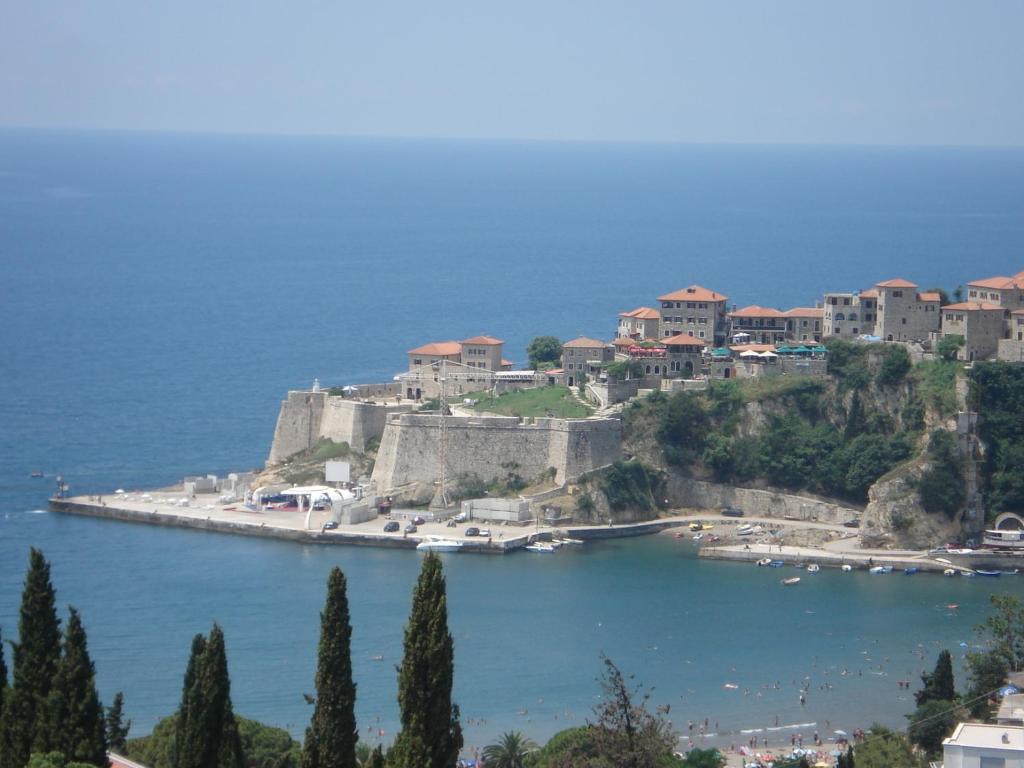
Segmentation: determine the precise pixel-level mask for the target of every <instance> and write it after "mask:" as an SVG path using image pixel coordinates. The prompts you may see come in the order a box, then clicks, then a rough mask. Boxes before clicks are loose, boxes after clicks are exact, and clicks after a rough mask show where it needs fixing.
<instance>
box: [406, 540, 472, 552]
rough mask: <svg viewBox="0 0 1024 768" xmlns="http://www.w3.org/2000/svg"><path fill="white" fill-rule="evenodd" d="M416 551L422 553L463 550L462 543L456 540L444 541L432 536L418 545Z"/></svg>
mask: <svg viewBox="0 0 1024 768" xmlns="http://www.w3.org/2000/svg"><path fill="white" fill-rule="evenodd" d="M416 549H418V550H420V551H421V552H458V551H459V550H460V549H462V542H461V541H456V540H455V539H442V538H440V537H437V536H431V537H430V538H428V539H425V540H424V541H421V542H420V543H419V544H417V545H416Z"/></svg>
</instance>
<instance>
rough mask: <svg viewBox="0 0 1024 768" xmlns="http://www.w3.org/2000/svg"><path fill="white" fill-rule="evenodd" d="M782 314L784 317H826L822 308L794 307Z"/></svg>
mask: <svg viewBox="0 0 1024 768" xmlns="http://www.w3.org/2000/svg"><path fill="white" fill-rule="evenodd" d="M782 314H783V316H784V317H824V316H825V310H824V309H822V308H821V307H793V308H792V309H787V310H786V311H785V312H783V313H782Z"/></svg>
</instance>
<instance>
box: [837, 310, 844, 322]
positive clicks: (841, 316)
mask: <svg viewBox="0 0 1024 768" xmlns="http://www.w3.org/2000/svg"><path fill="white" fill-rule="evenodd" d="M845 319H846V315H844V314H843V313H842V312H836V320H845Z"/></svg>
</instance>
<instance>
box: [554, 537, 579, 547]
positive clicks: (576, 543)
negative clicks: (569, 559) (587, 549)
mask: <svg viewBox="0 0 1024 768" xmlns="http://www.w3.org/2000/svg"><path fill="white" fill-rule="evenodd" d="M554 541H557V542H558V543H559V544H569V545H571V546H574V547H582V546H583V539H554Z"/></svg>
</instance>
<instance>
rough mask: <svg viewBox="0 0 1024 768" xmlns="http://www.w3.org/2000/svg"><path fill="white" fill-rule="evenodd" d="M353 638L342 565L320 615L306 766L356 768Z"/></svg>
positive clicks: (331, 579)
mask: <svg viewBox="0 0 1024 768" xmlns="http://www.w3.org/2000/svg"><path fill="white" fill-rule="evenodd" d="M351 639H352V626H351V624H350V623H349V615H348V595H347V592H346V583H345V574H343V573H342V572H341V569H340V568H337V567H336V568H334V569H333V570H331V575H330V576H329V577H328V579H327V603H326V604H325V605H324V612H323V613H321V614H320V647H319V653H318V657H317V668H316V707H315V709H314V710H313V720H312V722H311V723H310V726H309V728H307V729H306V743H305V745H304V747H303V751H302V765H303V768H356V765H357V763H356V741H357V740H358V735H357V732H356V713H355V704H356V685H355V683H354V682H352V656H351V652H350V643H351Z"/></svg>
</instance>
